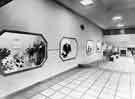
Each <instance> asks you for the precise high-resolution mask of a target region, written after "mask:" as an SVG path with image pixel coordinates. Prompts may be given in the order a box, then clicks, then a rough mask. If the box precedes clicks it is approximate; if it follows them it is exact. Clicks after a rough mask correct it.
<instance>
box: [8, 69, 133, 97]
mask: <svg viewBox="0 0 135 99" xmlns="http://www.w3.org/2000/svg"><path fill="white" fill-rule="evenodd" d="M6 99H135V73H125V72H116V71H115V72H114V71H110V70H106V69H101V68H98V67H91V68H76V69H74V70H72V71H70V72H67V73H65V74H63V75H61V76H58V77H55V78H53V79H51V80H49V81H47V82H43V83H41V84H37V85H35V86H34V87H31V88H28V89H26V90H24V91H22V92H19V93H16V95H13V96H10V97H9V98H8V97H7V98H6Z"/></svg>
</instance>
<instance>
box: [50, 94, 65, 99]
mask: <svg viewBox="0 0 135 99" xmlns="http://www.w3.org/2000/svg"><path fill="white" fill-rule="evenodd" d="M64 96H65V94H62V93H60V92H56V93H55V94H53V95H52V96H51V97H50V98H51V99H63V98H64Z"/></svg>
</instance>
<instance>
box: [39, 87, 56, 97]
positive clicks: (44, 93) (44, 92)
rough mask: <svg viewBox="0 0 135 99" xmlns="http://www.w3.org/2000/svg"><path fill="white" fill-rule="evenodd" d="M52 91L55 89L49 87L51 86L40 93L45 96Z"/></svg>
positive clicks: (49, 94)
mask: <svg viewBox="0 0 135 99" xmlns="http://www.w3.org/2000/svg"><path fill="white" fill-rule="evenodd" d="M54 93H55V91H54V90H53V89H51V88H49V89H47V90H45V91H43V92H41V94H43V95H45V96H51V95H53V94H54Z"/></svg>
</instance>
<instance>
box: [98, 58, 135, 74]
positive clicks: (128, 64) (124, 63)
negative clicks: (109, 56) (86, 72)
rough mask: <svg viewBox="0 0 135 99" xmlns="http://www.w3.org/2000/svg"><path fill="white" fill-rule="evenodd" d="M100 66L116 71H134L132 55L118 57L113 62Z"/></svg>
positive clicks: (134, 62)
mask: <svg viewBox="0 0 135 99" xmlns="http://www.w3.org/2000/svg"><path fill="white" fill-rule="evenodd" d="M100 67H101V68H103V69H108V70H113V71H118V72H135V59H134V58H133V57H119V58H118V59H115V60H114V61H113V62H107V63H106V64H101V65H100Z"/></svg>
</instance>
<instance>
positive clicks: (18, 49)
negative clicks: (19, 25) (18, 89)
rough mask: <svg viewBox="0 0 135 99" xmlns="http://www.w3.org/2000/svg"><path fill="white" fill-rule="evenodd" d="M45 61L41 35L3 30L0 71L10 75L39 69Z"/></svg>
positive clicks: (45, 52) (0, 47) (0, 42)
mask: <svg viewBox="0 0 135 99" xmlns="http://www.w3.org/2000/svg"><path fill="white" fill-rule="evenodd" d="M46 59H47V41H46V40H45V38H44V37H43V35H42V34H36V33H29V32H22V31H10V30H3V31H2V33H1V36H0V71H1V73H2V74H5V75H6V74H11V73H15V72H19V71H24V70H28V69H32V68H36V67H40V66H42V65H43V64H44V62H45V61H46Z"/></svg>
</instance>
